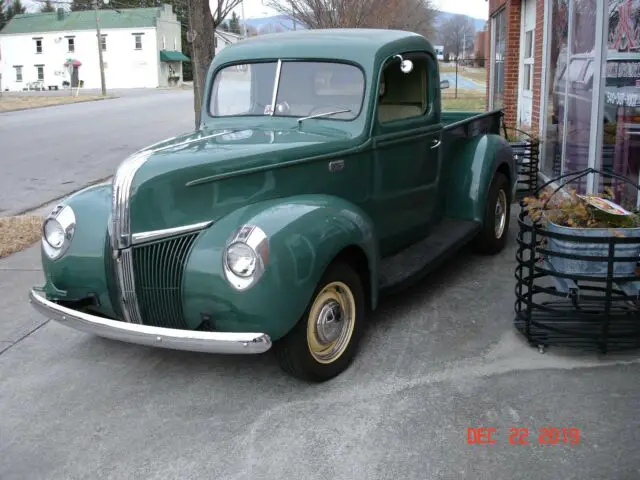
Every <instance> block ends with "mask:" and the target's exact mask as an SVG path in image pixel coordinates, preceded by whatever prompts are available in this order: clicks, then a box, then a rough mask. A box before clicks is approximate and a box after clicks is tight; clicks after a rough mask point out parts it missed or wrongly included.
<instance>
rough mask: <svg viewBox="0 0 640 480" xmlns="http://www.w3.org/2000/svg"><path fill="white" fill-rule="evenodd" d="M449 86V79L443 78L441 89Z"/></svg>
mask: <svg viewBox="0 0 640 480" xmlns="http://www.w3.org/2000/svg"><path fill="white" fill-rule="evenodd" d="M447 88H449V80H442V81H441V82H440V90H446V89H447Z"/></svg>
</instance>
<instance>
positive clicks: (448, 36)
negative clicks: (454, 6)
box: [439, 15, 476, 58]
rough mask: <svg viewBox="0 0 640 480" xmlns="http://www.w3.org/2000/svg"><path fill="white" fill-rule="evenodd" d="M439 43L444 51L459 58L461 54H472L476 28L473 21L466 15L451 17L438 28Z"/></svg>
mask: <svg viewBox="0 0 640 480" xmlns="http://www.w3.org/2000/svg"><path fill="white" fill-rule="evenodd" d="M439 30H440V32H439V33H440V42H441V43H442V45H443V46H444V51H445V52H448V53H451V54H453V55H454V57H455V58H459V57H460V55H461V54H462V53H463V52H465V51H466V52H467V53H469V54H473V53H474V52H473V46H474V43H475V39H476V28H475V26H474V25H473V20H471V18H469V17H467V16H466V15H453V16H452V17H451V18H449V19H448V20H446V21H444V22H443V23H442V25H441V26H440V28H439Z"/></svg>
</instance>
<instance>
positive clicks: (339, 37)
mask: <svg viewBox="0 0 640 480" xmlns="http://www.w3.org/2000/svg"><path fill="white" fill-rule="evenodd" d="M412 50H415V51H420V50H426V51H428V52H431V53H432V54H433V55H435V52H434V50H433V46H432V45H431V43H430V42H429V41H428V40H427V39H426V38H425V37H423V36H422V35H419V34H417V33H412V32H406V31H402V30H387V29H369V28H334V29H317V30H292V31H288V32H280V33H270V34H265V35H258V36H255V37H248V38H246V39H244V40H240V41H239V42H237V43H232V44H231V45H227V46H226V47H225V48H223V49H222V50H221V51H220V52H219V53H217V54H216V55H215V57H214V58H213V63H212V65H213V67H214V68H217V67H218V66H220V65H222V64H226V63H231V62H242V61H247V60H251V59H256V60H257V59H274V58H319V59H323V58H324V59H339V60H346V61H354V62H356V63H360V64H361V65H362V66H364V67H365V68H366V67H367V66H371V65H373V64H375V63H376V62H378V61H380V60H381V59H383V58H386V57H387V56H389V55H392V54H396V53H399V51H412Z"/></svg>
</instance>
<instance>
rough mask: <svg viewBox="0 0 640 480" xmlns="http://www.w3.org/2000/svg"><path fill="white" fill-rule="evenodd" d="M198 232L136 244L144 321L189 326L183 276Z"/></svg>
mask: <svg viewBox="0 0 640 480" xmlns="http://www.w3.org/2000/svg"><path fill="white" fill-rule="evenodd" d="M197 236H198V233H197V232H196V233H189V234H187V235H182V236H179V237H173V238H170V239H167V240H161V241H158V242H153V243H149V244H146V245H140V246H137V247H134V248H133V268H134V275H135V279H136V295H137V298H138V306H139V309H140V314H141V316H142V321H143V323H144V324H145V325H153V326H156V327H167V328H180V329H186V328H187V325H186V323H185V320H184V316H183V312H182V295H181V287H182V278H183V276H184V269H185V264H186V261H187V257H188V255H189V252H190V251H191V247H192V246H193V243H194V241H195V239H196V237H197Z"/></svg>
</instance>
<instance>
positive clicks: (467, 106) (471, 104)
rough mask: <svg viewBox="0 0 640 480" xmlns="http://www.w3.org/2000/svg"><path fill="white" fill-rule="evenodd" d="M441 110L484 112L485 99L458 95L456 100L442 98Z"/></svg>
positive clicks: (449, 97)
mask: <svg viewBox="0 0 640 480" xmlns="http://www.w3.org/2000/svg"><path fill="white" fill-rule="evenodd" d="M442 109H443V110H461V111H465V112H484V111H485V97H484V96H465V95H458V98H453V96H446V97H445V96H443V97H442Z"/></svg>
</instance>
